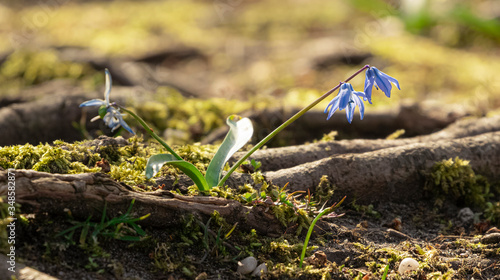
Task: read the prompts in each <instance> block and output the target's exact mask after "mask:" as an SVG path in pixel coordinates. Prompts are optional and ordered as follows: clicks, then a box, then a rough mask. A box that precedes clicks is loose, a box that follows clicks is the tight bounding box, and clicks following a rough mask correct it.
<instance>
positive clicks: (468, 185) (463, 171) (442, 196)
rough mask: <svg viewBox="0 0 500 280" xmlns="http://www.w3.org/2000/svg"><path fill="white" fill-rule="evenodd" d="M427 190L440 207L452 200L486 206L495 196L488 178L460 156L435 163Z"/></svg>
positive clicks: (426, 186) (463, 203) (464, 203)
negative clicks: (477, 172) (446, 201)
mask: <svg viewBox="0 0 500 280" xmlns="http://www.w3.org/2000/svg"><path fill="white" fill-rule="evenodd" d="M425 190H427V191H428V192H430V193H431V195H432V196H433V197H434V198H435V204H436V205H437V206H438V207H441V206H442V205H443V203H444V201H445V200H451V201H453V202H457V203H458V204H459V205H460V204H461V205H467V206H478V207H481V208H485V206H486V202H487V201H488V199H489V198H491V197H492V196H493V194H492V193H490V184H489V183H488V181H487V180H486V178H484V177H483V176H481V175H476V174H475V172H474V170H472V167H471V165H470V163H469V161H467V160H463V159H460V158H458V157H456V158H455V159H454V160H453V159H451V158H450V159H448V160H442V161H440V162H437V163H435V164H434V166H433V167H432V172H431V174H430V176H429V179H428V181H427V183H426V185H425Z"/></svg>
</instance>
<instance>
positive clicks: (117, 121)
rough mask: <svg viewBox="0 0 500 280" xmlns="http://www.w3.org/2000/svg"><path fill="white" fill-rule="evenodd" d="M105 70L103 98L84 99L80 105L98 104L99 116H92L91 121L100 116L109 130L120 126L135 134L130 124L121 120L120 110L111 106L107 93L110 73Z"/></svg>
mask: <svg viewBox="0 0 500 280" xmlns="http://www.w3.org/2000/svg"><path fill="white" fill-rule="evenodd" d="M105 72H106V90H105V92H104V99H105V100H102V99H92V100H89V101H85V102H83V103H82V104H80V107H87V106H99V107H100V108H99V116H96V117H94V118H93V119H92V120H91V121H96V120H98V119H100V118H101V116H102V115H104V116H103V117H102V119H103V120H104V123H105V124H106V125H107V126H108V127H109V128H111V131H115V130H116V129H118V128H119V127H120V126H122V127H123V128H125V129H126V130H127V131H128V132H130V133H132V134H135V133H134V132H133V131H132V129H131V128H130V126H128V124H127V123H126V122H125V121H124V120H123V115H122V114H121V113H120V110H119V109H117V108H115V107H113V106H112V104H110V103H109V94H110V93H111V75H110V74H109V71H108V69H106V70H105ZM104 109H105V110H106V111H105V112H102V110H104Z"/></svg>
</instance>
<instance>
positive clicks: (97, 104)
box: [80, 99, 106, 107]
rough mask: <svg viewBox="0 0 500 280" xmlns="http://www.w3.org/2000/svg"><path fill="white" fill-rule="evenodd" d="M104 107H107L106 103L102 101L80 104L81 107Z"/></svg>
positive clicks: (94, 100)
mask: <svg viewBox="0 0 500 280" xmlns="http://www.w3.org/2000/svg"><path fill="white" fill-rule="evenodd" d="M102 105H106V101H104V100H101V99H92V100H89V101H85V102H83V103H82V104H80V107H87V106H102Z"/></svg>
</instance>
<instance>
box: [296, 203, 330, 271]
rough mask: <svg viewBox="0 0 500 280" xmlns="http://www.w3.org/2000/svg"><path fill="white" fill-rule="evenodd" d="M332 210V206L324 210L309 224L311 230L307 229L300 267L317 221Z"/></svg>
mask: <svg viewBox="0 0 500 280" xmlns="http://www.w3.org/2000/svg"><path fill="white" fill-rule="evenodd" d="M331 211H332V209H331V208H327V209H325V210H323V211H322V212H321V213H319V214H318V216H316V218H314V220H313V221H312V223H311V225H310V226H309V230H308V231H307V235H306V240H305V241H304V246H303V247H302V254H300V265H299V267H300V268H302V263H303V262H304V257H305V256H306V251H307V244H308V243H309V238H311V234H312V232H313V230H314V225H316V222H317V221H318V220H319V219H320V218H321V216H323V215H325V214H327V213H330V212H331Z"/></svg>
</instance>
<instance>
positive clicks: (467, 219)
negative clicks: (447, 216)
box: [457, 207, 474, 225]
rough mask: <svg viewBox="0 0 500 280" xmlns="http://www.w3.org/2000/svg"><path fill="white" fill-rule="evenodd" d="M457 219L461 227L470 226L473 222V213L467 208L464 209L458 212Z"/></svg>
mask: <svg viewBox="0 0 500 280" xmlns="http://www.w3.org/2000/svg"><path fill="white" fill-rule="evenodd" d="M457 218H458V219H459V220H460V222H462V225H472V223H473V222H474V212H472V210H471V209H470V208H469V207H465V208H462V209H460V211H458V215H457Z"/></svg>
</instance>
